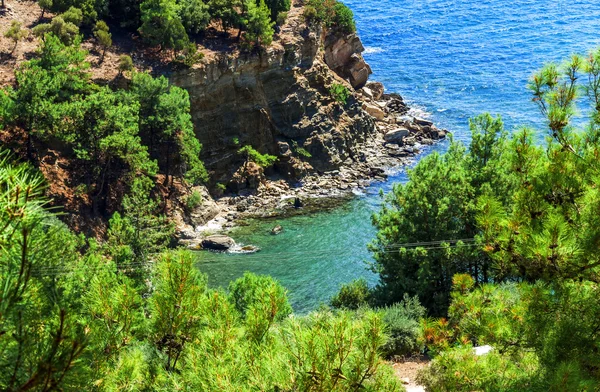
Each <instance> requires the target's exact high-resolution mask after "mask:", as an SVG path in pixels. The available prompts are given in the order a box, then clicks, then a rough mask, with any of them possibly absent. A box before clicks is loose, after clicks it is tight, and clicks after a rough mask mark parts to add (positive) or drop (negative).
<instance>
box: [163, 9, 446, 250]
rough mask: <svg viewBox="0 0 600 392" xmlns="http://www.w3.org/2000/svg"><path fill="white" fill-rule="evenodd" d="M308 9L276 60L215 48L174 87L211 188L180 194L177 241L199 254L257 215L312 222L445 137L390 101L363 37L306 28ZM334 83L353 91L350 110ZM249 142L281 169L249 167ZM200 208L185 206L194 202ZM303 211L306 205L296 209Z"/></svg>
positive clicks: (285, 32) (177, 76) (282, 36)
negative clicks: (180, 91) (190, 198)
mask: <svg viewBox="0 0 600 392" xmlns="http://www.w3.org/2000/svg"><path fill="white" fill-rule="evenodd" d="M302 9H303V8H302V4H300V3H296V4H294V5H293V6H292V10H291V11H290V14H289V17H288V21H287V22H286V24H285V25H284V26H283V27H282V28H281V31H279V33H278V34H277V36H276V40H275V42H274V43H273V45H271V47H269V48H268V49H267V50H266V51H264V52H261V53H253V54H240V53H230V54H228V53H223V52H218V51H215V52H214V53H212V54H209V55H208V56H207V59H206V61H204V63H203V64H200V65H198V66H196V67H194V68H192V69H188V70H185V71H175V72H173V73H172V74H171V75H170V76H169V78H170V80H171V81H172V82H173V83H174V84H176V85H178V86H181V87H184V88H185V89H187V90H188V92H189V94H190V100H191V112H192V117H193V121H194V124H195V129H196V133H197V136H198V138H199V139H200V141H201V142H202V144H203V159H204V162H205V165H206V167H207V169H208V170H209V172H210V174H211V182H210V183H209V184H208V186H207V187H195V188H193V189H191V190H188V191H187V192H182V193H178V194H177V195H176V196H174V197H177V198H179V200H173V203H171V205H172V206H173V208H171V210H170V215H171V217H172V218H173V219H174V220H175V222H176V223H177V231H178V237H179V241H180V243H182V244H185V245H187V246H189V247H191V248H193V249H199V248H201V247H202V241H203V240H204V238H205V237H206V236H208V235H211V234H214V233H216V232H222V231H226V230H228V229H230V228H232V227H234V226H235V225H238V224H240V223H241V222H243V221H244V220H246V219H249V218H261V219H264V218H274V217H281V216H291V215H296V214H306V213H311V212H316V211H321V210H324V209H328V208H332V207H335V206H338V205H340V204H341V203H344V202H346V201H348V200H349V199H351V198H352V197H354V195H355V193H356V192H357V191H359V190H360V189H364V188H365V187H367V186H369V184H370V183H371V182H372V181H381V180H383V179H385V177H386V170H387V169H389V168H393V167H398V166H402V165H404V164H406V163H407V162H409V161H411V160H412V159H413V158H414V157H415V156H416V155H417V154H419V152H420V151H421V150H422V149H423V146H427V145H431V144H433V143H435V142H436V141H438V140H440V139H444V138H445V136H446V133H447V131H445V130H442V129H438V128H437V127H436V126H435V125H434V124H433V123H432V122H431V121H429V120H427V119H423V118H421V117H420V114H419V112H418V111H415V110H412V109H411V108H410V107H409V106H408V105H407V104H406V103H405V102H404V100H403V99H402V97H401V96H400V95H398V94H394V93H391V94H388V93H386V92H385V90H384V86H383V85H382V84H381V83H378V82H371V81H368V77H369V75H370V74H371V69H370V67H369V65H368V64H367V63H366V62H365V61H364V59H363V57H362V52H363V51H364V47H363V45H362V43H361V41H360V38H359V37H358V36H357V35H356V34H341V33H339V32H336V31H328V30H325V29H322V28H321V26H311V25H307V24H306V22H305V19H304V18H303V16H302ZM333 85H341V86H344V88H345V89H347V91H348V92H349V96H348V97H347V99H346V100H345V102H340V101H339V100H336V99H335V97H334V96H332V93H331V88H332V86H333ZM244 145H251V146H252V147H253V148H255V149H256V150H258V151H260V152H261V153H268V154H271V155H274V156H276V157H277V161H276V163H275V164H274V165H273V167H272V168H268V169H266V170H265V169H263V168H262V167H260V166H259V165H257V164H255V163H253V162H246V161H245V160H244V158H243V157H242V156H240V154H239V153H238V150H239V149H240V147H241V146H244ZM190 191H191V192H194V191H195V192H198V193H199V194H200V195H201V196H202V202H201V203H200V204H199V205H198V206H196V207H194V208H193V209H186V208H183V207H182V206H183V205H184V204H185V201H184V200H183V199H184V198H185V197H187V195H189V193H190ZM300 206H301V207H302V208H298V207H300Z"/></svg>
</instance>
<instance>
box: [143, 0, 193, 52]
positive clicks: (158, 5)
mask: <svg viewBox="0 0 600 392" xmlns="http://www.w3.org/2000/svg"><path fill="white" fill-rule="evenodd" d="M179 8H180V7H179V6H178V5H177V3H176V1H175V0H145V1H144V2H142V4H141V5H140V10H141V20H142V25H141V26H140V28H139V31H140V33H141V34H142V36H143V37H144V39H145V40H146V42H148V44H150V45H160V47H161V49H173V50H174V51H179V50H182V49H184V48H185V47H186V46H187V45H188V43H189V39H188V36H187V34H186V32H185V27H184V26H183V24H182V21H181V18H180V16H179Z"/></svg>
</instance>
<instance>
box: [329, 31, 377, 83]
mask: <svg viewBox="0 0 600 392" xmlns="http://www.w3.org/2000/svg"><path fill="white" fill-rule="evenodd" d="M364 50H365V48H364V47H363V44H362V42H361V41H360V38H358V36H357V35H356V34H348V35H346V34H342V33H332V34H329V35H328V36H327V38H326V39H325V55H324V57H325V63H326V64H327V65H328V66H329V68H331V69H332V70H333V71H334V72H335V73H337V74H338V75H339V76H341V77H342V78H344V79H348V81H349V82H350V84H351V85H352V87H354V88H355V89H359V88H361V87H363V86H364V85H365V84H366V83H367V80H368V79H369V75H371V74H372V73H373V72H372V71H371V67H369V64H367V63H366V62H365V60H364V59H363V57H362V55H361V53H362V52H363V51H364Z"/></svg>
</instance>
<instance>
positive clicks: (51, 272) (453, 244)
mask: <svg viewBox="0 0 600 392" xmlns="http://www.w3.org/2000/svg"><path fill="white" fill-rule="evenodd" d="M474 241H475V238H465V239H458V240H438V241H426V242H412V243H401V244H391V245H388V246H385V247H382V250H379V251H378V252H377V253H380V254H381V253H384V254H394V253H397V252H398V251H399V250H401V249H416V248H422V249H423V250H436V249H446V248H448V247H450V248H459V247H460V248H462V247H474V246H479V244H477V243H474ZM443 244H446V245H443ZM427 245H429V246H427ZM240 254H241V253H240ZM329 254H336V255H338V256H339V257H340V258H342V257H346V256H350V255H352V253H343V252H340V251H339V250H313V251H296V252H293V251H290V252H275V253H269V254H266V255H265V254H261V253H252V254H247V255H244V257H245V258H246V257H247V258H250V259H255V260H257V261H261V262H264V261H273V260H276V261H280V260H282V259H283V260H285V259H288V260H289V259H290V257H289V255H293V256H298V257H303V258H308V259H312V260H319V259H324V257H323V256H325V255H329ZM311 255H314V256H317V257H311ZM286 256H287V257H286ZM201 262H203V263H215V262H223V259H222V258H218V259H217V258H212V259H211V258H210V256H209V257H208V258H207V257H202V258H201ZM153 264H154V262H151V261H150V262H148V261H145V262H135V263H129V264H125V265H122V266H117V269H118V270H121V271H127V270H141V269H143V268H147V267H150V266H152V265H153ZM105 267H106V266H105V265H96V266H88V265H77V264H75V265H70V266H68V265H63V266H46V267H40V268H33V269H32V270H31V273H32V275H35V276H39V277H41V276H55V275H59V274H66V273H70V272H78V271H87V272H93V271H96V270H100V269H102V268H105Z"/></svg>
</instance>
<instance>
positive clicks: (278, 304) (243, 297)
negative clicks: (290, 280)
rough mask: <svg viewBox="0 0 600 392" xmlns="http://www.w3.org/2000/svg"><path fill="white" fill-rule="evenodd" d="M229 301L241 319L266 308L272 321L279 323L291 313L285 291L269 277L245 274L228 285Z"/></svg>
mask: <svg viewBox="0 0 600 392" xmlns="http://www.w3.org/2000/svg"><path fill="white" fill-rule="evenodd" d="M229 293H230V294H229V301H230V302H231V303H232V304H233V305H234V306H235V308H236V309H237V311H238V312H240V314H241V315H242V316H243V317H249V315H250V314H252V313H253V312H256V311H257V310H259V309H261V308H263V307H264V306H268V307H269V308H270V310H272V317H273V321H281V320H283V319H284V318H286V317H287V316H288V315H290V314H291V313H292V307H291V306H290V304H289V302H288V300H287V294H286V290H285V289H284V288H283V286H281V284H280V283H279V282H278V281H276V280H275V279H273V278H271V277H270V276H264V275H262V276H261V275H255V274H251V273H249V272H246V273H245V274H244V276H243V277H241V278H239V279H237V280H236V281H233V282H231V283H230V284H229Z"/></svg>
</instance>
